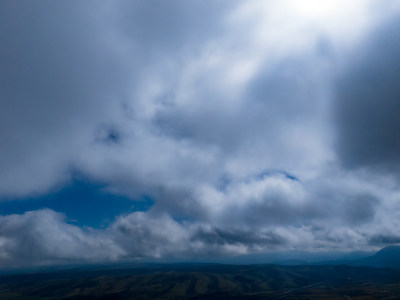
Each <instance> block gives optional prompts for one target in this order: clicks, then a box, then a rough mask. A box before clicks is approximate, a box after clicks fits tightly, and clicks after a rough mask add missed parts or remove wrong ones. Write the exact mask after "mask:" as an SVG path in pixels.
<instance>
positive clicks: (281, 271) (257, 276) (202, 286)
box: [0, 264, 400, 299]
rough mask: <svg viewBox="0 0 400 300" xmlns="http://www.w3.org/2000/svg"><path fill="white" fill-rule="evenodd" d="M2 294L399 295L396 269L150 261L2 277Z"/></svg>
mask: <svg viewBox="0 0 400 300" xmlns="http://www.w3.org/2000/svg"><path fill="white" fill-rule="evenodd" d="M0 295H1V297H0V298H1V299H312V298H314V299H344V298H345V297H348V299H399V298H400V296H399V295H400V270H395V269H389V268H383V269H378V268H369V267H351V266H278V265H248V266H243V265H242V266H238V265H218V264H167V265H162V264H150V265H140V266H137V267H136V268H128V269H108V270H90V269H88V270H85V269H84V268H81V269H77V270H69V271H55V272H48V273H38V274H24V275H11V276H10V275H8V276H2V277H0Z"/></svg>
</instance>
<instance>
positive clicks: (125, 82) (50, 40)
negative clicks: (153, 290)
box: [0, 0, 400, 267]
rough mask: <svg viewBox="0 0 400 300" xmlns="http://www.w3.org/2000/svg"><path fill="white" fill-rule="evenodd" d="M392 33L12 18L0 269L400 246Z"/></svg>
mask: <svg viewBox="0 0 400 300" xmlns="http://www.w3.org/2000/svg"><path fill="white" fill-rule="evenodd" d="M399 17H400V1H396V0H387V1H386V0H385V1H379V0H354V1H345V0H325V1H317V0H284V1H282V0H279V1H272V0H271V1H264V0H260V1H257V0H250V1H249V0H246V1H231V0H214V1H211V0H193V1H186V0H169V1H164V0H150V1H149V0H146V1H144V0H135V1H106V0H104V1H46V0H43V1H29V0H26V1H1V3H0V213H1V215H0V266H3V267H4V266H8V267H9V266H31V265H43V264H55V263H65V262H82V261H83V262H104V261H121V260H127V259H138V258H140V259H146V258H161V259H164V258H182V259H194V258H199V257H219V256H220V257H226V256H234V255H240V254H248V253H257V252H274V251H275V252H276V251H283V250H302V251H356V250H376V249H379V248H381V247H383V246H386V245H389V244H395V243H399V242H400V184H399V182H400V181H399V179H400V176H399V168H400V117H399V116H400V67H399V62H400V21H399V20H400V18H399ZM82 185H83V186H84V188H82ZM60 195H62V196H60ZM124 201H125V202H124ZM93 220H96V222H94V221H93ZM100 223H101V224H102V225H101V226H100V225H99V224H100Z"/></svg>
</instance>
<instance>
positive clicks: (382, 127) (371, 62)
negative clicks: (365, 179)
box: [335, 20, 400, 169]
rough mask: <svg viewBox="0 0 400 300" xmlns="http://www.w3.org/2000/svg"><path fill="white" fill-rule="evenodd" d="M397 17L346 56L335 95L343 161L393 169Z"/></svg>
mask: <svg viewBox="0 0 400 300" xmlns="http://www.w3.org/2000/svg"><path fill="white" fill-rule="evenodd" d="M398 28H399V22H398V20H394V21H390V22H389V23H388V24H385V25H384V26H381V27H380V28H378V29H376V30H374V32H373V33H372V34H371V35H370V36H368V37H367V38H366V40H365V41H364V42H363V43H361V44H360V45H359V46H358V47H357V48H356V49H354V52H353V53H352V55H351V56H350V58H348V59H346V64H347V65H346V66H345V67H344V70H343V72H341V73H340V76H339V79H338V82H337V86H336V91H335V93H336V97H337V99H336V100H335V114H336V125H337V130H338V151H339V155H340V158H341V159H342V161H343V163H344V164H345V166H347V167H364V166H377V167H383V168H389V169H397V167H398V163H399V153H400V119H399V117H398V116H399V114H400V101H399V99H400V84H399V83H400V81H399V80H400V69H399V68H398V61H399V53H400V51H399V50H400V39H399V36H400V31H399V29H398Z"/></svg>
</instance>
